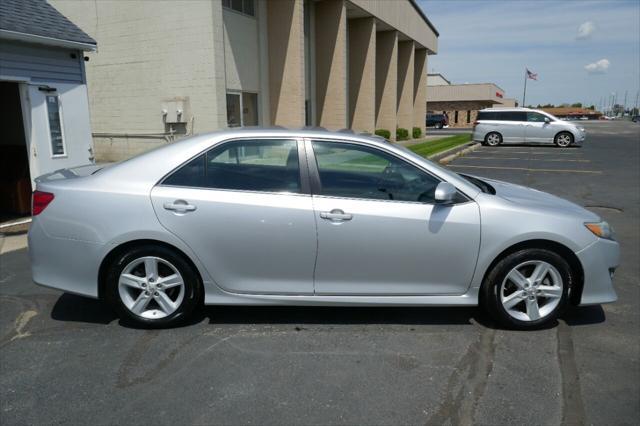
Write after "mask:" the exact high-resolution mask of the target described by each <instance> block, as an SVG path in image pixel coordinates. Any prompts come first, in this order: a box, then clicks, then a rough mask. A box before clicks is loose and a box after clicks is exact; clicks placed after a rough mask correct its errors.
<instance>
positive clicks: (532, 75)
mask: <svg viewBox="0 0 640 426" xmlns="http://www.w3.org/2000/svg"><path fill="white" fill-rule="evenodd" d="M525 69H526V70H527V78H530V79H531V80H538V74H534V73H532V72H531V71H529V68H525Z"/></svg>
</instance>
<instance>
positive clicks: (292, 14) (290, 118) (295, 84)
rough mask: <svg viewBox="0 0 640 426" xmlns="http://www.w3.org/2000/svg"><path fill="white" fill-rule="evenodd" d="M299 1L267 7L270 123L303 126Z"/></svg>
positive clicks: (300, 7)
mask: <svg viewBox="0 0 640 426" xmlns="http://www.w3.org/2000/svg"><path fill="white" fill-rule="evenodd" d="M303 5H304V3H303V2H302V1H295V0H278V1H270V2H268V3H267V34H268V48H269V96H270V110H271V123H272V124H275V125H279V126H285V127H300V126H304V99H305V88H304V81H305V80H304V19H303V18H304V14H303Z"/></svg>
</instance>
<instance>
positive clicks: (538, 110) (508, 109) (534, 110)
mask: <svg viewBox="0 0 640 426" xmlns="http://www.w3.org/2000/svg"><path fill="white" fill-rule="evenodd" d="M489 111H491V112H514V111H518V112H527V111H531V112H544V111H543V110H541V109H535V108H520V107H514V108H484V109H481V110H480V111H479V112H489Z"/></svg>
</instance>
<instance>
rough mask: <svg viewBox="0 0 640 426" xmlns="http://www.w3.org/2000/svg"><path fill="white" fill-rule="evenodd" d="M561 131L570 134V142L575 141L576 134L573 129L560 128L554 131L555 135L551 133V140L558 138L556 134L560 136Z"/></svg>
mask: <svg viewBox="0 0 640 426" xmlns="http://www.w3.org/2000/svg"><path fill="white" fill-rule="evenodd" d="M563 133H568V134H569V135H571V143H574V142H575V141H576V135H574V134H573V131H571V130H569V129H562V130H559V131H557V132H556V134H555V135H553V141H554V142H555V141H556V139H557V138H558V136H560V135H561V134H563Z"/></svg>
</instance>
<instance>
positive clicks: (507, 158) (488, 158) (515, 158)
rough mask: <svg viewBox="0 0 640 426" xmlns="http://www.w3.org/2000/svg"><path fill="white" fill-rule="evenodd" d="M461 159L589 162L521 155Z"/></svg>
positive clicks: (587, 161) (588, 161) (585, 161)
mask: <svg viewBox="0 0 640 426" xmlns="http://www.w3.org/2000/svg"><path fill="white" fill-rule="evenodd" d="M461 158H462V159H467V158H471V159H474V160H537V161H561V162H573V163H590V162H591V160H565V159H561V158H551V159H546V158H521V157H476V156H467V155H465V156H464V157H461Z"/></svg>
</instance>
